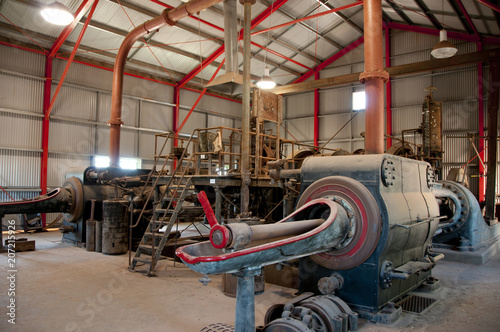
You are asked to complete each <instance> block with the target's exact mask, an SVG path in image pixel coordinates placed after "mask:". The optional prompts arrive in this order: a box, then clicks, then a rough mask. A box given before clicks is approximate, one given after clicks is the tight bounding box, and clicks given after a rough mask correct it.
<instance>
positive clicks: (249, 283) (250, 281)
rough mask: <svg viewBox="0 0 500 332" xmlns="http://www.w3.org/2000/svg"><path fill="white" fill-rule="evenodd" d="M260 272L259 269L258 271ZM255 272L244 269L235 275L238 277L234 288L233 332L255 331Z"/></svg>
mask: <svg viewBox="0 0 500 332" xmlns="http://www.w3.org/2000/svg"><path fill="white" fill-rule="evenodd" d="M258 270H260V269H258ZM256 274H258V273H256V271H254V270H251V269H244V270H243V271H241V272H239V273H237V274H235V275H237V277H238V282H237V288H236V320H235V325H236V326H235V332H254V331H255V275H256Z"/></svg>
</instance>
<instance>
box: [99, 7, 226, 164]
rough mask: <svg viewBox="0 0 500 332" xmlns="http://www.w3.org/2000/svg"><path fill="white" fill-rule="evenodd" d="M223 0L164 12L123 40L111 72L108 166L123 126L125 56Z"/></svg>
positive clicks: (115, 157)
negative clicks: (164, 29)
mask: <svg viewBox="0 0 500 332" xmlns="http://www.w3.org/2000/svg"><path fill="white" fill-rule="evenodd" d="M222 1H223V0H192V1H190V2H188V3H184V4H182V5H180V6H179V7H177V8H175V9H172V10H169V9H166V10H164V11H163V12H162V13H161V15H160V16H158V17H155V18H153V19H152V20H149V21H147V22H145V23H144V24H141V25H140V26H138V27H136V28H135V29H134V30H132V31H131V32H129V34H128V35H127V36H126V37H125V39H124V40H123V42H122V44H121V46H120V49H119V50H118V53H117V55H116V60H115V66H114V70H113V93H112V96H111V119H110V120H109V122H108V125H109V126H110V131H109V158H110V166H112V167H117V166H118V161H119V157H120V127H121V126H122V125H123V121H122V119H121V116H122V96H123V72H124V70H125V63H126V61H127V55H128V53H129V51H130V49H131V48H132V46H133V45H134V43H135V42H136V41H137V40H138V39H139V38H141V37H142V36H144V35H146V34H148V33H150V32H153V31H155V30H158V29H160V28H162V27H164V26H166V25H175V24H176V22H177V21H178V20H180V19H181V18H184V17H186V16H188V15H191V14H195V13H197V12H199V11H201V10H203V9H206V8H208V7H210V6H212V5H215V4H216V3H219V2H222Z"/></svg>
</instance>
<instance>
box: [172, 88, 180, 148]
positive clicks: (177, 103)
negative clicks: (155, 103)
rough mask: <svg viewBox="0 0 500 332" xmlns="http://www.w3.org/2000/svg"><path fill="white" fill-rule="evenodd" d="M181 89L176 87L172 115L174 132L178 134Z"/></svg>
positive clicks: (175, 144)
mask: <svg viewBox="0 0 500 332" xmlns="http://www.w3.org/2000/svg"><path fill="white" fill-rule="evenodd" d="M180 90H181V89H180V88H179V86H174V112H173V114H172V131H173V132H174V133H176V136H177V132H178V130H179V129H178V127H179V110H180V98H181V91H180ZM174 146H177V139H176V140H175V141H174Z"/></svg>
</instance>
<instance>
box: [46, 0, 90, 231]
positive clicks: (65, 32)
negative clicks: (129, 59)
mask: <svg viewBox="0 0 500 332" xmlns="http://www.w3.org/2000/svg"><path fill="white" fill-rule="evenodd" d="M93 2H94V1H93V0H84V1H83V2H82V4H81V5H80V7H78V9H77V11H76V13H75V14H74V16H75V19H74V20H73V22H71V23H70V24H69V25H68V26H67V27H65V28H64V29H63V31H62V32H61V34H60V35H59V37H58V38H57V39H56V40H55V42H54V44H53V45H52V47H51V48H50V50H49V52H48V54H46V56H45V81H44V85H43V115H44V117H43V119H42V157H41V161H40V190H41V194H42V195H45V194H46V193H47V182H48V180H47V179H48V160H49V127H50V118H49V116H50V111H51V95H52V60H53V58H54V56H55V55H56V54H57V52H58V51H59V49H60V48H61V46H62V45H63V44H64V42H65V41H66V39H67V38H68V36H69V35H70V34H71V32H72V31H73V29H74V28H75V26H76V25H77V23H78V21H80V19H81V18H82V17H83V15H85V13H86V12H87V11H88V9H89V8H90V7H91V6H92V4H93ZM76 49H77V47H76V46H75V50H76ZM45 225H46V215H45V213H42V227H45Z"/></svg>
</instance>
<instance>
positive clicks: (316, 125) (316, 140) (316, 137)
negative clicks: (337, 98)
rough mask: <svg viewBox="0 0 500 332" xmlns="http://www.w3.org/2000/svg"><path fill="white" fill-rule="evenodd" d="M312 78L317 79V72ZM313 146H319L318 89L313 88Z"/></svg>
mask: <svg viewBox="0 0 500 332" xmlns="http://www.w3.org/2000/svg"><path fill="white" fill-rule="evenodd" d="M314 79H315V80H319V72H316V73H315V74H314ZM314 146H319V89H314Z"/></svg>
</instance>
